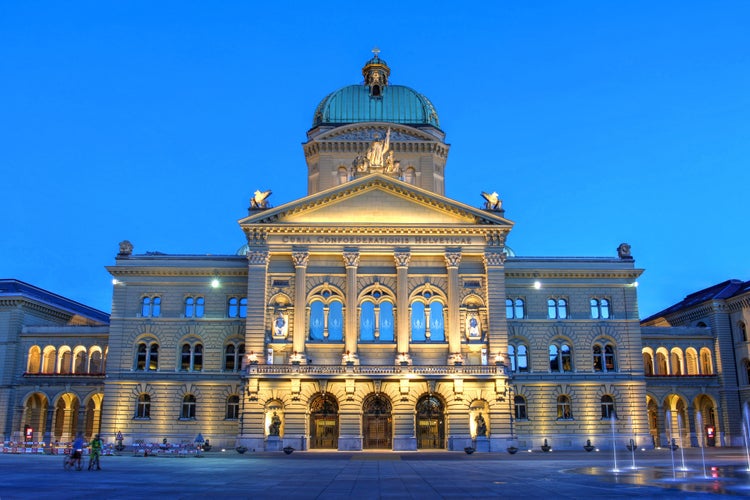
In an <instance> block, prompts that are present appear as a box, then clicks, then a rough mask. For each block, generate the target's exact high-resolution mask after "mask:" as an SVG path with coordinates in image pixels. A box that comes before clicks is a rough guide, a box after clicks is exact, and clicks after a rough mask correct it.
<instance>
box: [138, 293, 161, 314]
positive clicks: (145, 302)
mask: <svg viewBox="0 0 750 500" xmlns="http://www.w3.org/2000/svg"><path fill="white" fill-rule="evenodd" d="M160 315H161V297H159V296H155V297H143V298H142V299H141V316H143V317H144V318H148V317H152V318H158V317H159V316H160Z"/></svg>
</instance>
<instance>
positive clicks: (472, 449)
mask: <svg viewBox="0 0 750 500" xmlns="http://www.w3.org/2000/svg"><path fill="white" fill-rule="evenodd" d="M464 451H465V452H466V454H467V455H471V454H472V453H474V452H475V451H476V448H474V447H473V446H467V447H466V448H464Z"/></svg>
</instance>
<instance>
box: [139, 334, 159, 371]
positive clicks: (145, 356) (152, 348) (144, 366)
mask: <svg viewBox="0 0 750 500" xmlns="http://www.w3.org/2000/svg"><path fill="white" fill-rule="evenodd" d="M135 369H136V370H138V371H151V370H158V369H159V344H157V343H156V340H145V341H142V342H139V343H138V346H137V347H136V357H135Z"/></svg>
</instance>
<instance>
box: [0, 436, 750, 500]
mask: <svg viewBox="0 0 750 500" xmlns="http://www.w3.org/2000/svg"><path fill="white" fill-rule="evenodd" d="M617 459H618V469H621V472H618V473H614V472H612V468H613V463H614V459H613V454H612V451H611V450H610V451H609V452H606V451H604V450H603V451H601V452H598V453H597V452H592V453H586V452H584V451H583V450H581V451H580V452H576V451H566V452H552V453H542V452H540V451H534V452H533V453H529V452H519V453H518V454H516V455H508V454H487V453H485V454H480V453H474V454H473V455H466V454H464V453H455V452H453V453H450V452H413V453H393V452H360V453H335V452H314V451H310V452H299V451H295V452H294V453H292V454H291V455H288V456H287V455H284V454H283V453H281V452H279V453H252V452H248V453H245V454H244V455H240V454H238V453H236V452H235V451H234V450H228V451H226V452H223V453H222V452H210V453H206V454H205V456H204V457H203V458H195V457H186V458H164V457H147V458H144V457H133V456H132V455H130V454H123V455H121V456H113V457H103V458H102V467H103V469H104V470H102V471H99V472H97V471H92V472H89V471H87V470H86V469H85V467H84V470H83V471H69V472H66V471H64V470H63V467H62V458H61V457H59V456H29V455H0V499H1V500H9V499H15V498H55V499H65V498H89V499H90V498H98V499H119V498H161V499H167V498H169V499H172V498H185V499H191V498H196V499H198V498H199V499H203V500H205V499H206V498H224V497H232V498H283V499H292V498H293V499H297V498H300V499H307V498H316V499H339V498H341V499H344V498H352V497H354V498H357V499H362V500H366V499H379V498H383V499H401V498H417V499H421V498H430V499H433V498H455V499H463V498H497V497H506V498H524V499H534V498H546V499H551V498H605V497H606V498H627V497H632V496H638V497H642V498H656V497H674V498H684V497H691V498H701V497H704V496H709V495H710V496H711V497H715V496H716V495H717V494H726V495H743V496H750V474H749V473H748V472H747V462H746V458H745V451H744V450H740V449H727V448H716V449H709V450H706V464H707V468H706V469H705V470H706V471H707V474H706V475H707V476H708V477H707V478H704V473H703V470H704V469H703V467H702V460H701V455H700V450H697V449H695V450H694V449H688V450H685V463H686V465H687V466H688V468H690V469H691V470H690V471H689V472H683V471H680V470H678V469H679V467H681V463H682V462H681V454H680V453H676V454H675V460H676V467H677V468H676V469H673V467H672V455H671V454H670V453H669V451H667V450H649V451H639V452H637V454H636V467H637V470H636V471H633V470H630V469H629V467H630V466H631V465H632V456H631V455H630V453H628V452H627V451H626V450H623V451H622V452H618V457H617ZM712 467H714V469H712ZM712 476H716V477H712ZM688 477H689V478H688ZM690 478H694V479H690Z"/></svg>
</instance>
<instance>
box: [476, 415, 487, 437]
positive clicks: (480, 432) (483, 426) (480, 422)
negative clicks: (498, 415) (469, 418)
mask: <svg viewBox="0 0 750 500" xmlns="http://www.w3.org/2000/svg"><path fill="white" fill-rule="evenodd" d="M474 421H475V422H476V423H477V436H486V435H487V422H485V421H484V417H483V416H482V414H481V413H480V414H479V415H477V416H476V417H475V418H474Z"/></svg>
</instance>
